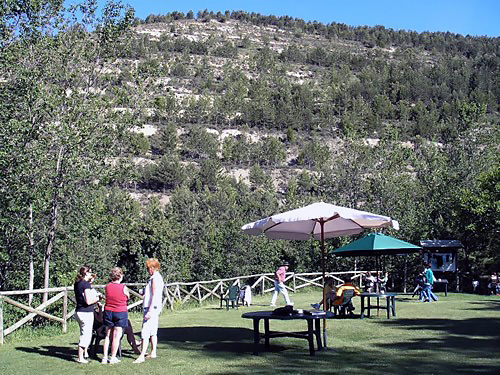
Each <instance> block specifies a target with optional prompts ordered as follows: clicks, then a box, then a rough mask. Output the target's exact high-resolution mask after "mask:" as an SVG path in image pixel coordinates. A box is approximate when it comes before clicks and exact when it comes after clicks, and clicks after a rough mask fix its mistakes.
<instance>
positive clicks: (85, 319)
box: [75, 311, 94, 348]
mask: <svg viewBox="0 0 500 375" xmlns="http://www.w3.org/2000/svg"><path fill="white" fill-rule="evenodd" d="M75 319H76V321H77V322H78V324H79V325H80V341H79V342H78V346H80V347H82V348H88V347H89V345H90V340H92V326H93V325H94V312H93V311H78V312H76V313H75Z"/></svg>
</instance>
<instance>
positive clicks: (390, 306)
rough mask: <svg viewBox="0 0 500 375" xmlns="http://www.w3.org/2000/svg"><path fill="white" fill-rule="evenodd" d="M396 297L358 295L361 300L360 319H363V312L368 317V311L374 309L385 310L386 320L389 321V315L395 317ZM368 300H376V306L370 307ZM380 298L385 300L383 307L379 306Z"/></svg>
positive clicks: (378, 294)
mask: <svg viewBox="0 0 500 375" xmlns="http://www.w3.org/2000/svg"><path fill="white" fill-rule="evenodd" d="M396 296H397V293H369V292H364V293H361V294H360V295H359V297H360V298H361V319H363V318H364V317H365V311H366V312H367V314H366V316H367V317H370V310H372V309H376V310H377V311H378V310H380V309H382V310H387V319H391V314H392V316H396ZM370 298H376V299H377V304H376V305H372V304H371V303H370ZM381 298H385V302H386V303H385V305H382V306H381V305H380V299H381ZM365 299H367V302H368V303H367V304H365Z"/></svg>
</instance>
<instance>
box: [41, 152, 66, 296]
mask: <svg viewBox="0 0 500 375" xmlns="http://www.w3.org/2000/svg"><path fill="white" fill-rule="evenodd" d="M63 154H64V146H61V148H60V149H59V155H58V156H57V163H56V175H55V182H54V191H53V193H52V204H51V209H50V219H49V220H50V221H49V232H48V235H47V247H46V248H45V257H44V264H43V287H44V289H47V288H48V287H49V279H50V256H51V255H52V249H53V248H54V242H55V239H56V229H57V219H58V208H59V192H60V189H61V188H62V185H63V181H62V178H61V164H62V157H63ZM47 300H48V293H47V292H45V293H44V294H43V302H47Z"/></svg>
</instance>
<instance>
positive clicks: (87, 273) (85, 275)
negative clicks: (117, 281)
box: [74, 266, 99, 363]
mask: <svg viewBox="0 0 500 375" xmlns="http://www.w3.org/2000/svg"><path fill="white" fill-rule="evenodd" d="M94 276H95V275H93V274H92V271H91V270H90V267H88V266H83V267H81V268H80V270H79V271H78V273H77V275H76V281H75V285H74V289H75V299H76V312H75V318H76V320H77V321H78V324H79V325H80V341H79V343H78V360H77V362H79V363H88V361H87V359H86V358H88V352H87V349H88V347H89V345H90V340H91V339H92V325H93V324H94V307H95V303H96V302H97V301H98V300H99V296H98V293H96V291H95V290H94V289H92V285H91V284H90V280H91V279H92V278H93V277H94Z"/></svg>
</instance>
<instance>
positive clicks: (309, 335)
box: [307, 319, 314, 355]
mask: <svg viewBox="0 0 500 375" xmlns="http://www.w3.org/2000/svg"><path fill="white" fill-rule="evenodd" d="M307 341H308V342H309V354H310V355H314V330H313V321H312V319H307Z"/></svg>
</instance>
